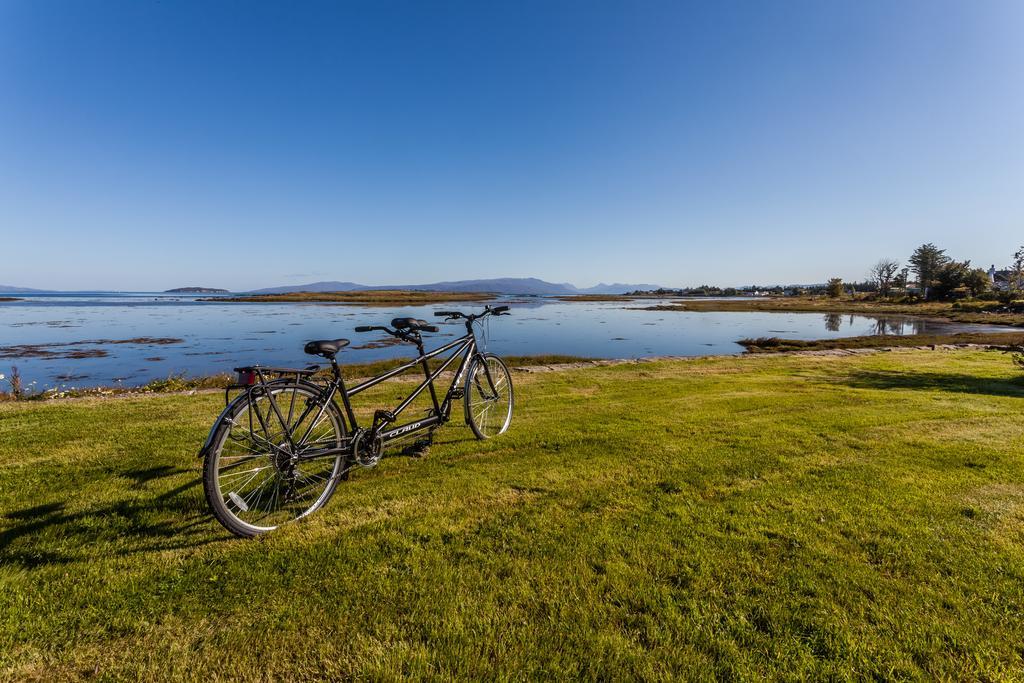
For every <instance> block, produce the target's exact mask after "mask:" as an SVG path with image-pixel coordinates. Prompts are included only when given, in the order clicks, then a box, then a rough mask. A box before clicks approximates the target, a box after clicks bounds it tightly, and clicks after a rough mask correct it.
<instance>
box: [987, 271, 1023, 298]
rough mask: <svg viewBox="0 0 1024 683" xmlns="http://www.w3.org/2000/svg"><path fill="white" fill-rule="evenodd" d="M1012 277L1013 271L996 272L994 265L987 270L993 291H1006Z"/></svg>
mask: <svg viewBox="0 0 1024 683" xmlns="http://www.w3.org/2000/svg"><path fill="white" fill-rule="evenodd" d="M1012 277H1013V271H1011V270H1009V269H1007V270H996V267H995V266H994V265H993V266H992V267H991V268H989V269H988V278H989V280H991V281H992V288H993V289H995V290H998V291H1003V292H1005V291H1006V290H1008V289H1009V288H1010V281H1011V279H1012ZM1018 284H1019V283H1018Z"/></svg>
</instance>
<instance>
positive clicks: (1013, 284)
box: [825, 242, 1024, 301]
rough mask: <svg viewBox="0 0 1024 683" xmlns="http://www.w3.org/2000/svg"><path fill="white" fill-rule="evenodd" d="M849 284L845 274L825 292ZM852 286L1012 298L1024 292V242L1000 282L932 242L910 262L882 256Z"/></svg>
mask: <svg viewBox="0 0 1024 683" xmlns="http://www.w3.org/2000/svg"><path fill="white" fill-rule="evenodd" d="M911 275H913V277H914V279H913V280H911ZM912 284H916V287H912V286H911V285H912ZM847 287H849V285H846V284H845V283H843V281H842V279H841V278H832V279H831V280H829V281H828V284H827V285H826V287H825V292H826V294H828V295H829V296H831V297H839V296H842V295H843V293H844V292H845V291H846V290H847ZM851 289H852V290H853V291H855V292H856V291H871V292H874V293H876V294H877V295H878V296H879V297H882V298H889V297H892V296H894V295H899V296H903V297H907V296H914V297H916V298H919V299H923V300H925V301H948V300H951V299H962V298H968V297H970V298H975V299H978V298H988V299H1004V300H1007V301H1012V300H1014V299H1016V298H1019V297H1021V296H1022V295H1024V246H1021V248H1020V249H1018V250H1017V252H1016V253H1014V255H1013V259H1012V262H1011V265H1010V267H1009V268H1007V269H1005V270H1002V271H999V273H998V281H997V282H993V279H992V277H990V275H989V272H988V271H986V270H985V269H983V268H976V267H973V266H971V262H970V260H966V261H957V260H956V259H954V258H952V257H950V256H948V255H947V254H946V250H945V249H940V248H939V247H937V246H935V245H934V244H932V243H931V242H929V243H928V244H922V245H921V246H919V247H918V248H917V249H915V250H914V253H913V254H911V255H910V258H909V259H907V264H906V265H901V264H900V262H899V261H897V260H895V259H891V258H883V259H880V260H879V261H878V262H877V263H875V264H874V265H873V266H871V268H870V270H869V271H868V279H867V281H866V282H864V283H855V284H854V285H853V286H852V287H851Z"/></svg>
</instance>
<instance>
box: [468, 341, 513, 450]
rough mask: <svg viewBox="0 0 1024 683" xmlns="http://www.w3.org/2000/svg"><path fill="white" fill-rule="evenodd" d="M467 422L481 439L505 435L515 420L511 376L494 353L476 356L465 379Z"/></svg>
mask: <svg viewBox="0 0 1024 683" xmlns="http://www.w3.org/2000/svg"><path fill="white" fill-rule="evenodd" d="M465 402H466V423H467V424H468V425H469V428H470V429H472V430H473V433H474V434H476V438H478V439H490V438H491V437H493V436H497V435H498V434H503V433H504V432H505V430H507V429H508V426H509V424H511V423H512V409H513V407H514V406H515V397H514V395H513V390H512V375H511V374H510V373H509V371H508V368H507V367H505V363H504V362H503V361H502V360H501V359H500V358H498V357H497V356H495V355H494V354H492V353H485V354H482V355H480V356H477V357H476V359H475V360H474V361H473V364H472V365H471V366H470V368H469V376H468V377H467V378H466V391H465Z"/></svg>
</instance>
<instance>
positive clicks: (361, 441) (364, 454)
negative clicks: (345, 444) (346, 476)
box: [352, 429, 384, 467]
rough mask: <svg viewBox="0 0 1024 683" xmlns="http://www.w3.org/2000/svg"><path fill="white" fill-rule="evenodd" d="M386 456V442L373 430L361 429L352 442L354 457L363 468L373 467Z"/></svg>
mask: <svg viewBox="0 0 1024 683" xmlns="http://www.w3.org/2000/svg"><path fill="white" fill-rule="evenodd" d="M382 455H384V442H383V439H381V437H380V435H379V434H376V433H374V432H373V431H372V430H368V429H360V430H359V431H358V432H356V436H355V439H353V440H352V457H353V458H355V461H356V462H357V463H359V464H360V465H362V466H363V467H373V466H374V465H376V464H377V463H378V462H380V458H381V456H382Z"/></svg>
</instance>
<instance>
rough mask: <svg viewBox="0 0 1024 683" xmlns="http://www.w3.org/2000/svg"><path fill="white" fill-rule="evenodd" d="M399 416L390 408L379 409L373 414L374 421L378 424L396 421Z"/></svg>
mask: <svg viewBox="0 0 1024 683" xmlns="http://www.w3.org/2000/svg"><path fill="white" fill-rule="evenodd" d="M397 419H398V418H396V417H395V414H394V413H392V412H391V411H390V410H378V411H377V412H375V413H374V414H373V421H374V422H375V423H377V424H388V423H390V422H394V421H395V420H397Z"/></svg>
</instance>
